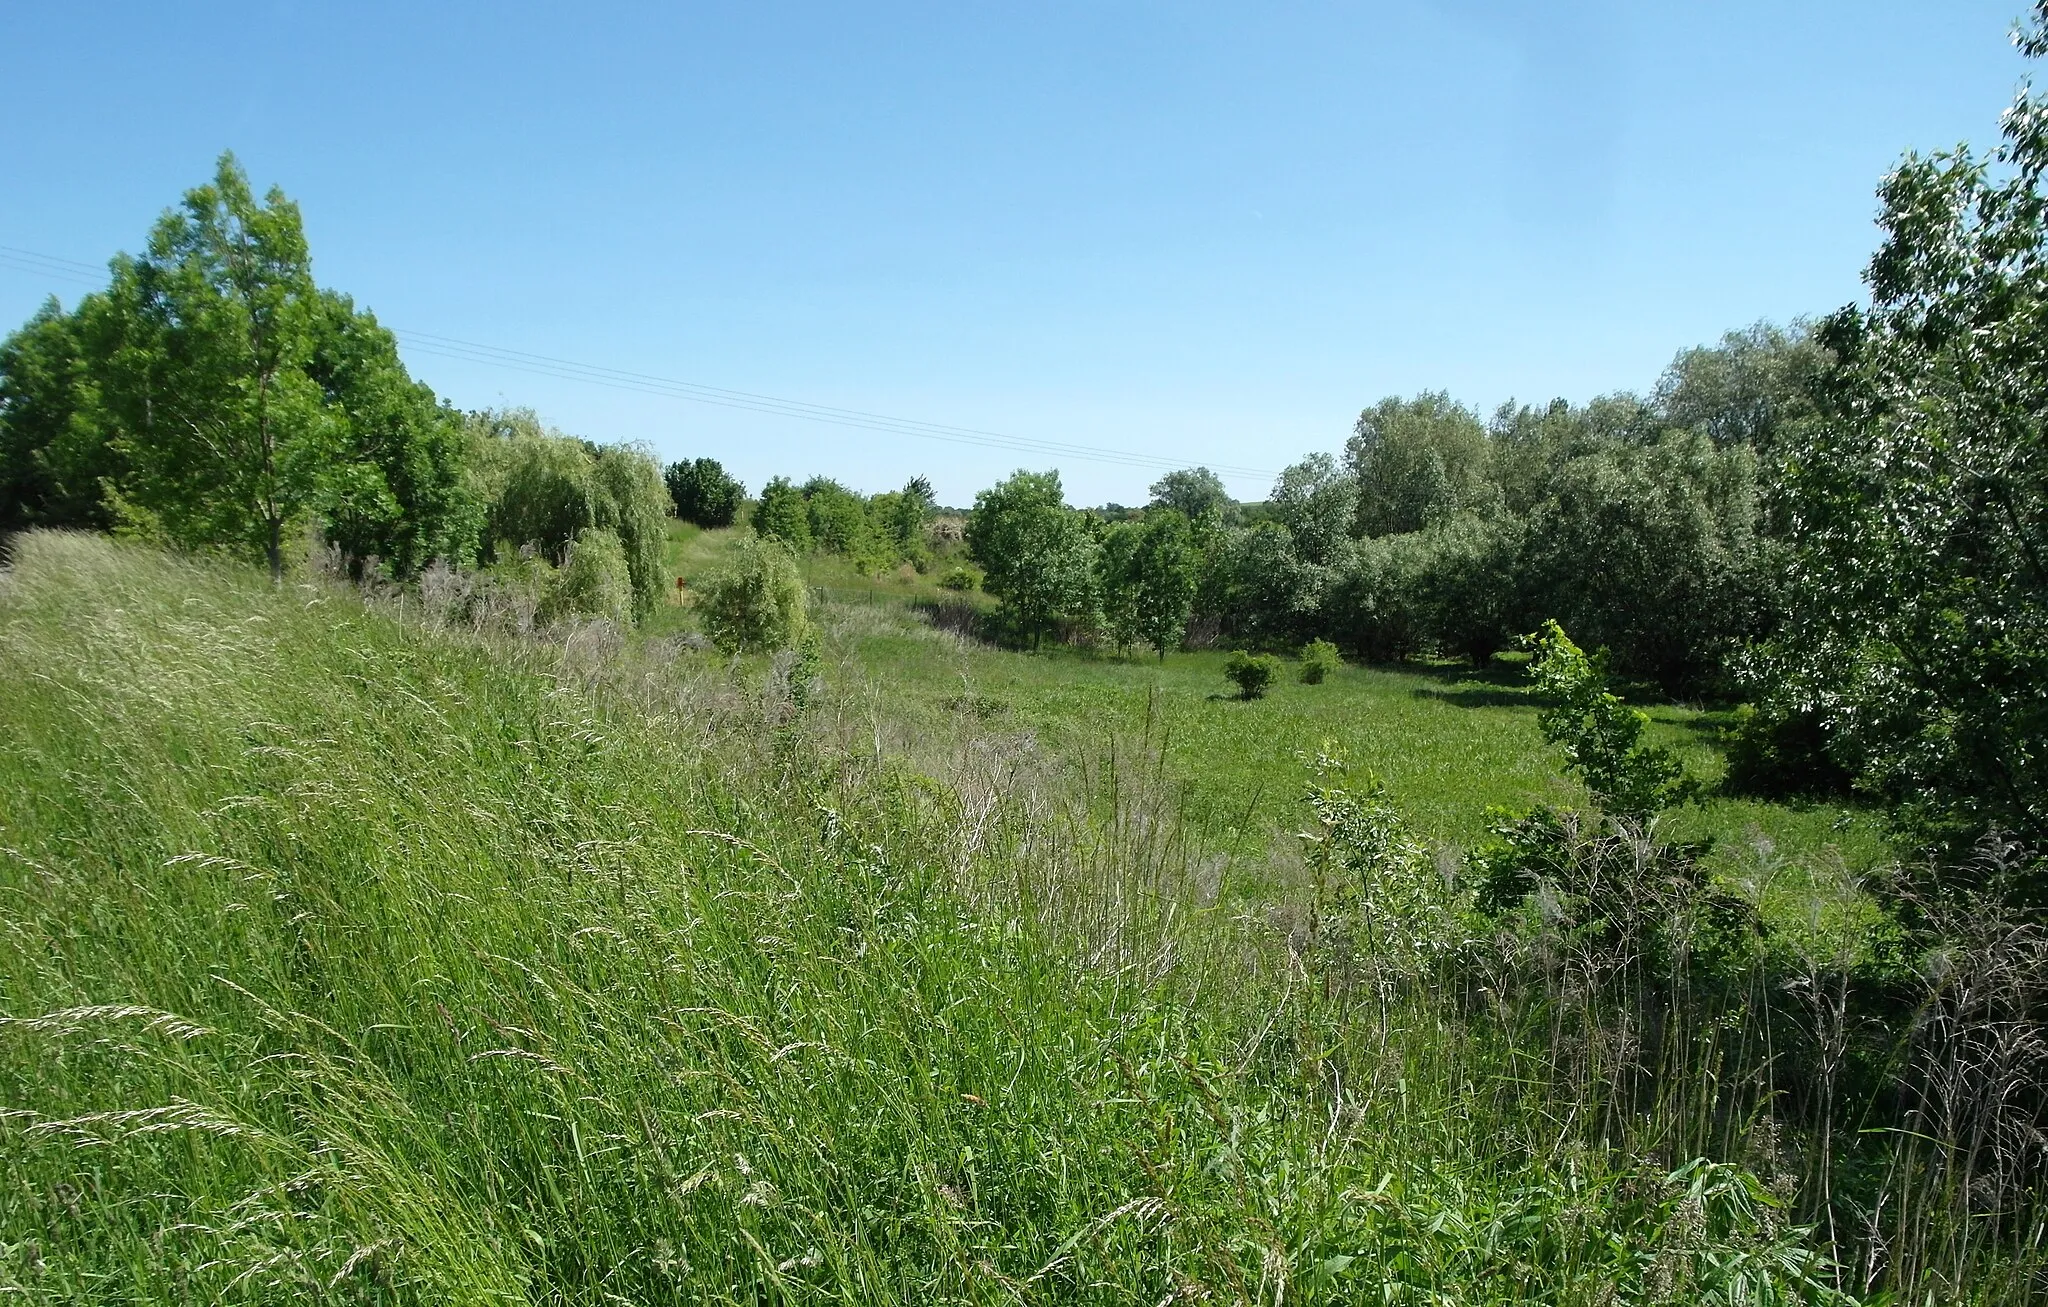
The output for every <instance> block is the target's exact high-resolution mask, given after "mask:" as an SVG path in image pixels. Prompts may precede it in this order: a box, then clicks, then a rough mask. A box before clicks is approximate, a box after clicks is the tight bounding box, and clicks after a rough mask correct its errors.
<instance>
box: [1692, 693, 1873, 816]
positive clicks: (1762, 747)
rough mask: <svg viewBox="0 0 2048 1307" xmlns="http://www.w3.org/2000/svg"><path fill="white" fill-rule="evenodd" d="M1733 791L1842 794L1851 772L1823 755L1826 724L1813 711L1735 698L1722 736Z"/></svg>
mask: <svg viewBox="0 0 2048 1307" xmlns="http://www.w3.org/2000/svg"><path fill="white" fill-rule="evenodd" d="M1726 747H1727V750H1728V775H1727V777H1726V778H1725V779H1724V780H1723V782H1722V784H1723V786H1724V787H1725V788H1726V789H1728V790H1729V791H1730V792H1732V793H1738V794H1761V795H1773V796H1780V795H1827V794H1832V795H1841V794H1846V793H1847V792H1848V790H1849V782H1850V780H1851V776H1850V774H1849V772H1848V770H1847V769H1846V768H1844V767H1843V766H1842V765H1841V763H1839V762H1838V761H1836V760H1835V759H1834V758H1832V757H1830V756H1829V755H1828V738H1827V730H1826V727H1825V726H1824V725H1823V724H1822V721H1821V716H1820V714H1819V713H1817V712H1788V711H1786V710H1785V709H1784V707H1783V706H1782V705H1780V704H1777V703H1772V702H1768V701H1767V702H1766V703H1765V704H1763V705H1762V706H1761V707H1759V706H1758V705H1756V704H1749V703H1745V704H1738V705H1737V706H1736V708H1735V713H1734V720H1733V721H1732V722H1731V723H1730V725H1729V728H1728V733H1727V738H1726Z"/></svg>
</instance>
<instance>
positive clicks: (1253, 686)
mask: <svg viewBox="0 0 2048 1307" xmlns="http://www.w3.org/2000/svg"><path fill="white" fill-rule="evenodd" d="M1223 674H1224V675H1225V676H1227V677H1229V678H1230V680H1231V682H1232V684H1234V685H1236V686H1237V694H1238V697H1239V698H1240V699H1263V698H1265V697H1266V690H1267V688H1268V687H1269V686H1271V685H1272V684H1273V680H1274V678H1275V677H1277V676H1278V675H1279V674H1280V660H1279V659H1278V658H1275V657H1274V656H1273V655H1271V654H1252V653H1246V652H1245V651H1244V650H1242V649H1239V650H1238V651H1237V652H1236V653H1233V654H1232V655H1230V661H1228V662H1226V663H1225V664H1223Z"/></svg>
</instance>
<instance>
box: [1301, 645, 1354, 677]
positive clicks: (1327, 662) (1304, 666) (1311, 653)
mask: <svg viewBox="0 0 2048 1307" xmlns="http://www.w3.org/2000/svg"><path fill="white" fill-rule="evenodd" d="M1343 665H1344V660H1343V658H1341V657H1340V656H1339V655H1338V653H1337V646H1336V645H1334V644H1331V643H1330V642H1329V641H1328V640H1310V641H1309V642H1308V643H1307V644H1305V645H1303V646H1302V647H1301V683H1302V684H1303V685H1321V684H1322V683H1323V682H1324V681H1325V680H1326V679H1328V678H1329V675H1330V673H1331V672H1334V671H1336V670H1337V669H1338V668H1339V667H1342V666H1343Z"/></svg>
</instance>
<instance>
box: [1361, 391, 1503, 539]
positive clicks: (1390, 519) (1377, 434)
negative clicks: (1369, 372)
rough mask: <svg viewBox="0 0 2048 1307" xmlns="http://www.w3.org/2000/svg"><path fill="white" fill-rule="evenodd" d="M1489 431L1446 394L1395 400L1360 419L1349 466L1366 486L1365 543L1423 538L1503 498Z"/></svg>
mask: <svg viewBox="0 0 2048 1307" xmlns="http://www.w3.org/2000/svg"><path fill="white" fill-rule="evenodd" d="M1488 452H1489V451H1488V447H1487V441H1486V428H1485V427H1483V426H1481V425H1480V422H1479V415H1478V414H1476V413H1474V412H1472V411H1471V410H1470V409H1468V408H1465V407H1464V406H1463V405H1461V404H1457V403H1454V402H1452V400H1451V397H1450V396H1449V395H1447V394H1445V393H1443V392H1442V391H1425V392H1423V393H1422V394H1420V395H1417V396H1416V397H1415V398H1414V399H1412V400H1403V399H1396V398H1388V399H1383V400H1381V401H1380V402H1379V403H1378V404H1376V405H1374V406H1373V407H1371V408H1369V409H1366V410H1365V411H1364V412H1363V413H1360V414H1359V415H1358V422H1357V424H1356V425H1355V426H1354V427H1353V428H1352V435H1351V439H1350V440H1349V441H1347V442H1346V443H1345V446H1344V461H1345V463H1346V464H1347V465H1348V467H1349V469H1350V472H1351V475H1352V476H1353V477H1354V478H1355V479H1356V480H1357V483H1358V509H1357V513H1356V515H1355V518H1354V520H1353V526H1354V528H1355V529H1356V531H1357V533H1358V534H1359V535H1367V536H1380V535H1397V534H1399V533H1401V532H1404V531H1420V530H1421V529H1422V528H1424V527H1426V526H1430V525H1433V524H1435V523H1438V522H1443V521H1446V520H1448V519H1449V518H1450V517H1451V516H1452V515H1453V514H1455V513H1458V512H1460V511H1466V510H1473V509H1480V508H1484V507H1486V506H1487V505H1488V503H1489V501H1491V500H1492V499H1493V498H1494V497H1495V496H1494V495H1493V493H1492V483H1491V481H1490V479H1489V477H1488V472H1487V462H1488V457H1487V456H1488Z"/></svg>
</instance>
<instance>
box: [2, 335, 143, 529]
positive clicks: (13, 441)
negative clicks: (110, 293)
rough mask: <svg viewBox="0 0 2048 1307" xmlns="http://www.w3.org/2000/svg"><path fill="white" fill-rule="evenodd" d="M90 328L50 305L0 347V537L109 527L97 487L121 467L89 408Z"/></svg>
mask: <svg viewBox="0 0 2048 1307" xmlns="http://www.w3.org/2000/svg"><path fill="white" fill-rule="evenodd" d="M93 307H94V308H95V309H97V310H100V311H102V312H103V311H104V309H105V300H104V297H96V301H95V303H94V305H93ZM87 328H88V324H87V323H86V322H85V321H83V320H82V319H81V318H80V317H76V316H74V315H72V314H67V313H66V312H64V309H63V307H62V306H61V305H59V304H58V303H57V301H56V300H55V299H51V300H49V301H48V302H46V303H45V304H44V305H43V306H42V308H40V309H38V310H37V311H36V314H35V316H34V317H32V318H30V319H29V320H28V322H27V323H26V324H25V325H23V326H22V328H21V329H20V330H18V331H16V332H15V333H13V334H12V335H10V336H9V337H8V338H7V339H6V340H5V341H4V342H0V531H11V530H19V529H21V528H23V527H30V526H54V527H89V528H104V527H106V526H109V525H111V523H110V521H109V520H108V516H107V504H106V499H105V495H104V493H103V492H102V489H101V483H102V482H103V481H105V480H110V479H114V478H117V477H118V476H119V471H120V463H119V460H118V458H117V456H116V455H115V453H114V451H113V449H112V448H111V447H110V446H109V445H108V443H107V439H106V436H105V433H104V432H103V431H102V430H101V429H100V426H99V425H98V424H97V423H95V422H94V421H93V420H92V415H91V413H90V412H89V411H88V408H87V405H88V402H89V399H88V397H89V387H90V385H91V368H90V364H89V360H88V358H87V355H86V344H85V341H84V340H83V339H81V337H82V335H83V333H84V332H85V331H86V330H87Z"/></svg>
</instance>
